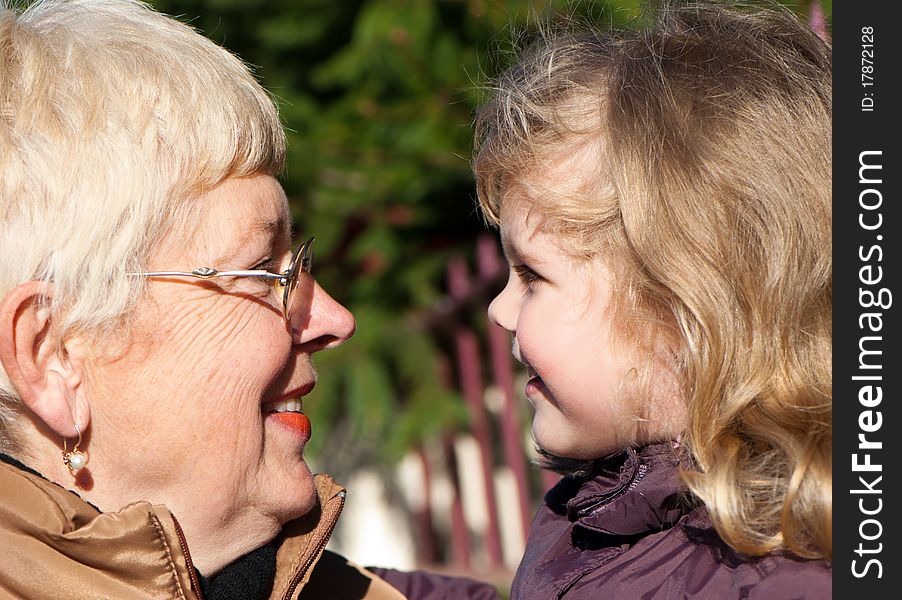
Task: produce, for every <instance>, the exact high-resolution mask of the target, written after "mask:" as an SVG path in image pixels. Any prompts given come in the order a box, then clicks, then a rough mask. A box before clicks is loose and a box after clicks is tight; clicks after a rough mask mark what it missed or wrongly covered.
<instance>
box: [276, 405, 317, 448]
mask: <svg viewBox="0 0 902 600" xmlns="http://www.w3.org/2000/svg"><path fill="white" fill-rule="evenodd" d="M266 408H267V409H268V410H267V412H266V418H267V419H274V420H276V421H278V422H279V423H280V424H282V425H283V426H285V427H286V428H288V429H290V430H292V431H294V432H295V433H297V434H298V435H299V436H301V437H302V438H303V439H304V440H308V439H310V434H311V428H310V418H309V417H307V415H305V414H304V412H303V410H304V403H303V402H302V401H301V399H300V398H292V399H290V400H280V401H279V402H273V403H272V404H269V405H267V407H266Z"/></svg>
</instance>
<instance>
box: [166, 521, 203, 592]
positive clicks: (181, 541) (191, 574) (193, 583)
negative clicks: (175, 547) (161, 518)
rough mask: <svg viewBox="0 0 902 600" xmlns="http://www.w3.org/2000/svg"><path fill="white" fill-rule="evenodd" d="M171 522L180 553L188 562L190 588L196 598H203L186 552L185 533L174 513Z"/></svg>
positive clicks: (192, 565)
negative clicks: (177, 539)
mask: <svg viewBox="0 0 902 600" xmlns="http://www.w3.org/2000/svg"><path fill="white" fill-rule="evenodd" d="M170 514H172V513H170ZM172 522H173V523H175V533H176V534H177V535H178V537H179V545H181V547H182V554H184V555H185V562H187V563H188V577H189V578H190V579H191V589H192V590H194V593H195V594H196V595H197V599H198V600H204V594H203V592H202V591H201V589H200V582H199V581H198V580H197V571H196V570H195V569H194V563H193V562H191V553H190V552H188V542H186V541H185V533H184V532H183V531H182V526H181V525H179V522H178V519H176V518H175V515H172Z"/></svg>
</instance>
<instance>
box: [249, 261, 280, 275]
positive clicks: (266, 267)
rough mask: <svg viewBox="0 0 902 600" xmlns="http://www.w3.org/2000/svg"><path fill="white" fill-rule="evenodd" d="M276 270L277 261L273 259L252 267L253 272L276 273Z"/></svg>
mask: <svg viewBox="0 0 902 600" xmlns="http://www.w3.org/2000/svg"><path fill="white" fill-rule="evenodd" d="M275 270H276V261H275V260H274V259H272V258H267V259H266V260H264V261H263V262H261V263H259V264H256V265H254V266H253V267H251V271H270V272H271V273H274V272H275Z"/></svg>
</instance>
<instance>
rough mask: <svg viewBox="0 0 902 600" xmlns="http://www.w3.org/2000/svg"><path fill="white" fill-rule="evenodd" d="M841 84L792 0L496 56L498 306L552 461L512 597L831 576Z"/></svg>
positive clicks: (765, 591)
mask: <svg viewBox="0 0 902 600" xmlns="http://www.w3.org/2000/svg"><path fill="white" fill-rule="evenodd" d="M831 85H832V84H831V50H830V47H829V46H828V45H827V44H826V43H824V42H823V41H822V40H821V39H819V38H818V37H817V36H816V35H815V34H814V33H812V32H811V31H810V30H809V29H808V28H807V27H806V26H805V25H803V24H802V23H800V22H799V21H798V20H797V18H796V17H794V16H793V15H792V14H791V13H789V12H788V11H785V10H783V9H779V8H767V9H754V10H752V9H741V10H740V9H737V8H735V7H733V8H727V7H725V6H724V5H723V4H705V5H698V4H695V5H693V7H691V8H685V7H683V8H680V7H670V8H665V9H662V10H661V11H660V14H659V15H658V16H657V17H656V20H655V22H654V23H653V24H651V25H650V26H649V27H646V28H643V29H642V30H641V31H634V32H623V33H617V34H602V33H598V32H594V31H586V32H582V33H563V34H557V35H556V36H554V37H550V36H548V35H546V36H545V37H544V38H543V39H542V40H541V41H540V42H538V43H536V44H534V45H533V46H532V47H530V48H529V49H528V50H527V51H526V53H525V54H524V55H523V56H522V57H521V59H520V62H519V63H518V64H516V65H515V66H514V67H512V68H510V69H509V70H508V71H507V72H506V73H504V74H503V75H502V76H501V77H500V79H499V81H498V82H497V87H495V88H494V90H495V91H494V95H493V97H492V99H491V100H490V101H489V102H488V103H487V104H486V105H485V106H483V107H482V109H481V110H480V111H479V113H478V116H477V120H476V128H477V143H478V144H477V153H476V158H475V160H474V169H475V173H476V176H477V180H478V190H479V200H480V204H481V207H482V209H483V211H484V213H485V214H486V215H487V216H488V218H489V219H490V220H491V221H492V222H494V223H495V224H497V225H499V226H500V230H501V238H502V243H503V246H504V252H505V255H506V257H507V260H508V262H509V263H510V279H509V281H508V283H507V286H506V287H505V288H504V290H503V291H502V292H501V293H500V294H499V295H498V297H497V298H495V300H494V301H493V302H492V305H491V307H490V308H489V314H490V316H491V318H492V319H493V320H494V321H495V322H496V323H498V324H499V325H501V326H502V327H504V328H505V329H507V330H509V331H510V332H511V333H512V335H513V353H514V356H515V357H516V358H517V360H519V361H521V362H522V363H523V364H524V365H525V366H526V368H527V371H528V374H529V377H530V379H529V381H528V382H527V384H526V390H525V391H526V396H527V397H528V399H529V401H530V403H531V404H532V406H533V408H534V410H535V416H534V420H533V426H532V433H533V436H534V438H535V441H536V443H537V444H538V446H539V448H540V450H541V451H542V453H543V454H544V456H545V457H546V459H547V461H548V465H549V466H551V467H553V468H558V469H559V470H564V471H565V473H566V474H567V476H566V477H564V479H563V480H562V481H561V482H560V484H559V485H557V486H556V487H555V488H553V489H552V490H551V491H550V492H549V493H548V494H547V496H546V497H545V503H544V505H543V506H542V507H541V509H540V510H539V513H538V515H537V516H536V519H535V521H534V523H533V527H532V530H531V532H530V535H529V540H528V542H527V548H526V553H525V556H524V557H523V561H522V562H521V564H520V567H519V570H518V571H517V574H516V578H515V580H514V584H513V591H512V598H514V599H517V598H520V599H522V598H537V599H542V600H546V599H549V598H617V599H620V598H625V599H633V598H701V599H708V598H717V599H720V598H761V599H767V600H774V599H777V600H779V599H781V598H826V597H830V595H831V568H830V566H829V560H830V557H831V479H832V474H831V435H832V434H831V400H832V399H831V363H830V360H831V338H830V335H831V304H832V295H831V294H832V279H831V267H832V265H831V208H830V202H831Z"/></svg>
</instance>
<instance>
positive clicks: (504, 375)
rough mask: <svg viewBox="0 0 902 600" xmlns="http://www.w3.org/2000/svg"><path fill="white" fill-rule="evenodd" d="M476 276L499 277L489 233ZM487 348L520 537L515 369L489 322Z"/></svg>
mask: <svg viewBox="0 0 902 600" xmlns="http://www.w3.org/2000/svg"><path fill="white" fill-rule="evenodd" d="M476 257H477V263H478V265H479V276H480V278H481V279H483V280H491V279H497V278H498V277H499V276H502V275H503V273H502V271H503V266H502V263H501V258H500V257H499V256H498V248H497V246H496V244H495V240H494V238H493V237H492V236H488V235H483V236H480V238H479V240H478V242H477V248H476ZM487 331H488V338H489V340H488V341H489V351H490V353H491V357H492V375H493V376H494V378H495V383H496V384H498V387H499V388H500V389H501V393H502V396H503V398H504V404H503V406H502V411H501V435H502V437H503V443H504V456H505V459H506V461H507V464H508V466H509V467H510V469H511V471H512V472H513V474H514V478H515V480H516V482H517V495H518V496H519V502H520V515H521V519H520V520H521V525H522V527H523V539H524V540H525V539H526V536H527V535H529V526H530V523H531V521H532V513H533V508H532V505H531V502H530V500H529V477H528V473H527V469H526V453H525V451H524V448H523V431H522V429H521V426H520V411H519V410H518V406H517V401H516V400H515V394H514V372H513V368H512V366H511V363H512V360H513V359H512V357H511V339H510V335H509V334H508V333H507V332H506V331H504V329H502V328H501V327H499V326H498V325H495V324H494V323H488V327H487Z"/></svg>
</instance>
